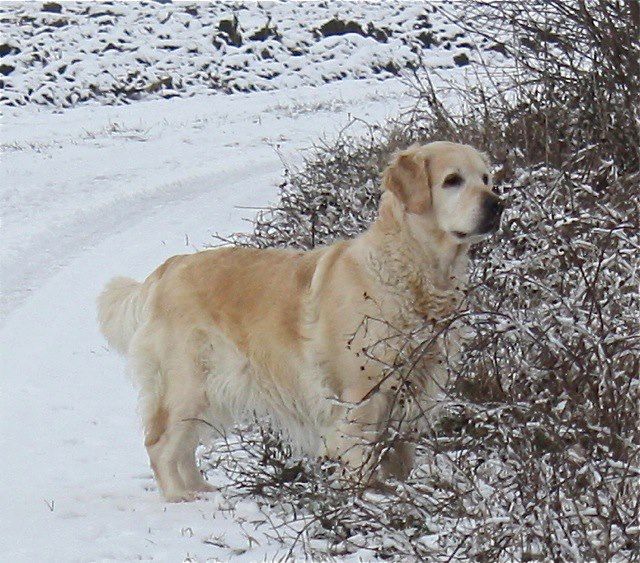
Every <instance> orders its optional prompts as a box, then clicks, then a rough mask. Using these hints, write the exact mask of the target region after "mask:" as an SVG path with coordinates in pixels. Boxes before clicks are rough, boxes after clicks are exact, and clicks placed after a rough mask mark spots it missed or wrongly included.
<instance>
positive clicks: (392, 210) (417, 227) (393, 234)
mask: <svg viewBox="0 0 640 563" xmlns="http://www.w3.org/2000/svg"><path fill="white" fill-rule="evenodd" d="M369 233H370V238H371V239H373V241H374V246H380V245H379V244H376V243H377V242H378V241H384V243H383V244H384V246H385V247H387V248H385V252H388V251H389V250H391V251H392V252H393V251H394V250H395V251H396V252H402V253H403V254H405V255H407V256H410V257H411V258H412V262H413V263H414V264H415V265H416V266H418V267H419V268H420V269H422V270H424V272H425V275H426V276H428V277H429V279H430V281H431V282H432V283H434V284H435V285H436V286H437V287H439V288H441V289H451V288H455V286H456V285H459V282H460V281H462V280H459V279H458V278H460V276H462V277H466V273H467V265H468V251H469V245H468V244H466V243H462V244H461V243H459V242H457V241H455V240H454V239H453V238H452V237H451V236H450V235H448V234H447V233H445V232H443V231H442V230H440V229H439V228H438V227H437V226H436V225H435V224H434V221H433V220H431V219H430V218H429V217H423V216H418V215H413V214H411V213H407V212H406V211H405V210H404V208H403V207H402V204H401V203H400V202H399V201H398V200H397V199H396V198H395V197H393V196H390V194H384V195H383V197H382V199H381V202H380V209H379V214H378V218H377V219H376V221H374V223H373V225H372V226H371V228H370V229H369ZM389 247H391V248H389Z"/></svg>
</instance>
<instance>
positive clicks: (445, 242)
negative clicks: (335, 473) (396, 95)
mask: <svg viewBox="0 0 640 563" xmlns="http://www.w3.org/2000/svg"><path fill="white" fill-rule="evenodd" d="M383 187H384V190H385V191H384V193H383V195H382V199H381V202H380V209H379V217H378V219H377V220H376V221H375V222H374V223H373V224H372V225H371V227H370V228H369V229H368V230H367V231H366V232H365V233H363V234H362V235H361V236H359V237H357V238H355V239H353V240H345V241H340V242H337V243H335V244H332V245H330V246H326V247H323V248H318V249H315V250H311V251H308V252H300V251H296V250H278V249H267V250H258V249H250V248H221V249H215V250H208V251H204V252H198V253H196V254H189V255H184V256H174V257H172V258H170V259H169V260H167V261H166V262H165V263H164V264H163V265H162V266H160V267H159V268H158V269H157V270H156V271H155V272H153V273H152V274H151V275H150V276H149V277H148V278H147V279H146V280H145V281H144V282H143V283H138V282H136V281H134V280H131V279H128V278H116V279H114V280H112V281H111V282H110V283H109V284H108V285H107V287H106V289H105V290H104V292H103V293H102V295H101V296H100V298H99V319H100V325H101V328H102V332H103V333H104V335H105V336H106V338H107V340H108V341H109V343H110V344H111V345H112V346H113V347H115V348H116V349H118V350H119V351H120V352H122V353H123V354H126V355H127V356H128V358H129V360H130V362H131V367H132V369H133V372H134V375H135V379H136V381H137V383H138V384H139V386H140V390H141V391H140V393H141V401H142V416H143V423H144V428H145V445H146V448H147V451H148V454H149V458H150V460H151V466H152V468H153V470H154V473H155V476H156V479H157V481H158V483H159V486H160V488H161V490H162V493H163V494H164V496H165V498H166V499H167V500H170V501H180V500H189V499H192V498H194V496H195V495H196V493H197V492H198V491H207V490H211V488H210V486H209V485H208V483H207V482H206V481H205V480H204V479H203V477H202V475H201V473H200V472H199V470H198V468H197V466H196V463H195V456H194V452H195V449H196V446H197V445H198V441H199V434H198V432H199V430H200V429H201V428H203V427H206V425H203V424H201V423H200V424H199V423H198V419H199V420H205V421H208V422H209V424H210V425H212V426H214V427H216V428H218V429H220V431H221V432H222V431H223V429H224V428H226V427H229V425H231V424H233V423H234V422H236V421H238V420H240V419H242V417H244V416H247V415H249V416H251V415H252V414H253V413H258V415H259V416H268V417H270V418H271V419H272V420H273V421H275V422H276V423H277V424H279V426H280V427H281V428H282V429H284V430H286V431H287V432H288V433H289V434H290V435H291V436H292V437H293V438H294V439H295V440H297V441H298V442H299V443H302V444H303V445H305V447H307V448H312V449H313V451H315V452H318V453H322V454H325V455H328V456H332V457H336V458H340V459H341V460H342V461H343V462H344V463H345V467H352V468H355V467H359V466H362V464H363V463H364V462H365V460H366V459H367V453H366V449H365V442H368V441H370V440H368V439H367V440H365V438H370V437H371V434H372V432H373V434H376V433H378V435H381V434H382V433H383V432H384V431H385V420H386V418H385V417H386V416H387V415H388V413H389V409H390V403H391V401H392V396H393V390H394V389H395V388H396V386H397V384H398V381H397V378H396V379H394V378H390V377H388V376H385V374H386V373H387V371H388V370H387V369H386V367H388V366H389V365H393V363H394V361H396V359H397V354H398V349H397V348H396V347H395V346H393V345H391V344H389V342H391V341H393V339H394V338H395V337H396V336H397V334H399V333H402V332H411V331H412V330H414V329H416V328H417V327H419V326H421V325H424V324H425V322H426V321H431V322H433V321H437V320H438V319H441V318H443V317H444V316H446V315H448V314H450V313H451V312H453V311H454V310H455V308H456V307H457V306H458V303H459V301H460V298H461V293H460V291H461V288H462V287H463V286H464V283H465V276H466V269H467V250H468V248H469V245H470V244H471V243H473V242H476V241H479V240H481V239H483V238H484V237H486V236H487V235H488V234H489V233H491V232H492V231H494V230H495V229H496V228H497V227H498V225H499V222H500V214H501V212H502V208H503V207H502V204H501V202H500V200H499V198H498V197H497V196H495V195H494V194H493V193H492V191H491V181H490V172H489V170H488V166H487V161H486V159H485V158H484V156H483V155H482V154H481V153H479V152H478V151H476V150H475V149H473V148H472V147H470V146H467V145H460V144H454V143H448V142H436V143H430V144H428V145H424V146H412V147H410V148H408V149H407V150H404V151H401V152H399V153H397V154H396V155H394V157H393V159H392V162H391V164H390V165H389V167H388V168H387V169H386V171H385V172H384V176H383ZM374 321H375V322H374ZM426 324H429V323H428V322H427V323H426ZM393 335H396V336H393ZM381 342H384V343H385V345H384V346H382V345H381V344H380V343H381ZM436 355H437V354H435V355H434V353H431V354H425V355H424V357H423V358H422V359H421V365H420V370H419V372H417V373H419V374H418V375H415V376H413V381H412V383H413V384H414V385H415V388H416V389H419V390H420V391H421V393H422V395H423V396H424V397H425V398H426V399H432V398H433V397H434V396H435V395H436V394H437V393H438V390H439V389H438V387H439V385H440V384H441V383H442V381H441V377H442V376H441V374H440V373H439V369H438V366H437V362H436V359H435V358H436ZM412 463H413V452H412V450H411V448H410V447H409V446H408V445H407V444H402V443H398V444H397V445H396V447H395V450H394V451H392V452H390V453H388V454H387V463H386V465H385V467H386V473H387V474H388V473H391V474H394V475H396V476H399V477H404V476H406V475H407V474H408V472H409V471H410V469H411V465H412Z"/></svg>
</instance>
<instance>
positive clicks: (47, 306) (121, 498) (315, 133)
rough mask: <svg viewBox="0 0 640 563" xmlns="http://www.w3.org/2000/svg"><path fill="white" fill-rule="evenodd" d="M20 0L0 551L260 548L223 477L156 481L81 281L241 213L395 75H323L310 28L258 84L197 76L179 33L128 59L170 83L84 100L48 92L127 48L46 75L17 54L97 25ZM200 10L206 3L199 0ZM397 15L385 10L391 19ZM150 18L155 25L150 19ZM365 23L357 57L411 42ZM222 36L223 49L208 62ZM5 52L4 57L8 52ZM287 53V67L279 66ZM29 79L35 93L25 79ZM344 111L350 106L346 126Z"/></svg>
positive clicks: (7, 196)
mask: <svg viewBox="0 0 640 563" xmlns="http://www.w3.org/2000/svg"><path fill="white" fill-rule="evenodd" d="M34 6H35V7H34ZM108 6H109V10H111V11H115V12H118V13H119V14H120V15H119V16H118V17H119V18H120V19H118V18H116V19H118V21H119V22H120V23H119V24H117V25H121V27H122V29H126V28H127V26H126V25H125V24H123V23H122V22H125V23H126V22H130V21H132V20H135V21H139V20H141V19H143V20H144V19H145V18H147V19H149V18H155V19H154V21H156V22H157V21H162V20H163V19H164V17H165V16H166V14H165V16H163V17H162V18H160V19H159V20H158V18H159V16H158V14H159V12H160V11H161V10H162V11H164V12H167V11H170V12H176V11H180V12H181V13H182V16H184V8H185V5H182V4H181V5H178V7H174V6H162V7H161V6H159V5H157V6H156V5H132V6H125V5H122V4H121V5H118V6H117V7H116V5H114V4H109V5H108ZM199 6H200V8H201V9H202V6H203V5H199ZM39 7H40V4H36V3H34V4H33V5H30V6H28V7H25V5H20V4H16V3H14V4H4V5H3V6H2V7H1V10H2V17H3V22H5V23H6V22H10V21H20V22H21V23H20V26H19V27H18V28H12V30H11V33H10V35H12V37H11V38H9V39H8V43H9V44H11V49H9V51H7V52H6V53H5V56H4V58H3V65H5V67H4V71H3V74H5V78H4V82H3V86H4V90H3V92H4V93H3V96H4V106H3V110H2V129H1V131H0V147H1V151H2V153H1V155H2V160H1V170H0V174H1V177H2V178H3V180H2V186H1V188H0V189H1V194H2V255H1V259H2V262H1V283H2V285H1V295H0V297H1V301H0V342H1V344H0V345H1V355H2V358H1V359H2V361H1V363H2V377H1V379H0V385H1V390H0V417H1V419H2V423H1V427H0V442H1V451H2V452H3V454H2V455H3V459H2V477H1V478H0V499H2V500H1V501H0V503H1V510H2V514H3V518H2V520H3V524H2V530H1V531H0V554H2V556H1V557H0V558H1V559H2V560H4V561H102V560H117V561H124V560H138V559H143V560H149V559H153V560H159V561H178V560H188V559H189V558H191V559H193V560H205V559H212V560H227V559H229V558H231V557H235V558H236V560H239V561H242V560H244V561H256V560H264V559H271V558H274V557H276V556H278V554H281V549H282V547H281V546H279V545H278V544H277V543H275V542H273V541H271V540H270V539H269V538H268V537H266V536H265V534H264V532H265V531H267V532H268V528H267V526H266V525H265V522H264V517H263V516H262V515H261V514H260V513H259V512H258V511H257V509H256V506H255V505H254V504H252V503H241V504H238V505H235V506H233V505H229V503H228V502H227V500H226V499H225V498H224V495H222V494H216V495H211V496H210V498H208V499H206V500H202V501H198V502H195V503H192V504H167V503H165V502H163V501H162V500H161V499H160V497H159V495H158V494H157V491H156V490H155V484H154V482H153V479H152V475H151V472H150V469H149V466H148V460H147V458H146V454H145V451H144V448H143V445H142V434H141V430H140V428H139V422H138V419H137V416H136V393H135V390H134V389H133V387H132V386H131V385H130V383H129V381H127V379H126V377H125V375H124V371H125V366H124V362H123V360H121V359H120V358H119V357H117V356H116V355H115V354H114V353H113V352H111V351H110V350H108V349H107V347H106V345H105V343H104V341H103V339H102V337H101V336H100V335H99V333H98V329H97V326H96V321H95V305H94V302H95V298H96V295H97V294H98V292H99V291H100V289H101V288H102V287H103V285H104V284H105V282H106V281H107V280H109V279H110V278H111V277H113V276H114V275H117V274H125V275H130V276H132V277H137V278H138V279H141V278H143V277H144V276H146V275H147V274H148V273H149V272H150V271H151V270H153V269H154V268H155V267H156V266H157V265H158V264H160V263H161V262H162V261H163V260H164V259H166V258H167V257H169V256H171V255H173V254H176V253H184V252H190V251H194V250H197V249H201V248H203V247H204V246H205V245H208V244H213V243H214V242H215V241H214V238H213V236H212V235H213V234H214V233H220V234H222V235H228V234H231V233H233V232H236V231H240V230H248V229H249V226H248V225H247V224H246V223H245V222H243V218H250V217H252V215H253V214H254V212H255V211H254V210H252V209H250V208H251V207H256V206H263V205H266V204H268V203H269V202H270V201H273V199H274V198H275V196H276V193H277V185H278V183H279V181H280V179H281V175H282V171H283V168H284V165H283V162H288V163H294V164H295V163H296V162H299V161H300V159H301V155H302V154H303V151H304V149H305V148H307V147H309V146H310V145H311V144H312V143H313V142H314V141H316V140H318V139H319V137H321V136H322V135H327V136H329V137H332V136H335V135H336V134H337V132H339V131H340V130H341V129H343V128H344V127H345V126H347V125H348V124H349V123H352V120H353V118H358V119H361V120H364V121H366V122H370V123H373V122H377V121H380V120H383V119H385V118H386V117H390V116H395V115H397V114H398V113H399V112H400V111H401V108H403V107H406V106H408V105H409V104H410V99H409V98H408V96H407V95H406V87H405V86H404V85H403V84H402V83H401V81H399V80H398V79H397V78H394V77H393V76H392V73H387V74H386V75H385V76H377V77H373V76H372V73H373V71H371V72H368V71H367V72H363V73H360V74H358V73H357V72H355V71H352V70H349V71H348V72H346V73H345V75H346V76H348V77H347V78H345V79H343V80H340V81H337V80H333V79H334V78H336V77H339V76H341V75H340V72H337V73H336V74H335V75H332V77H331V78H330V79H327V80H325V79H322V75H323V73H324V72H325V69H326V68H327V64H329V63H327V60H325V59H326V57H325V55H326V53H327V49H328V47H327V45H326V44H324V43H322V42H317V43H316V44H314V45H309V49H308V50H309V52H312V53H315V54H316V55H317V56H316V58H315V59H314V58H313V57H311V55H309V57H310V58H304V56H303V57H302V59H301V58H300V56H297V57H293V55H290V58H291V59H292V60H293V59H294V58H296V59H297V60H302V61H303V62H304V63H305V64H302V65H300V66H299V67H298V68H296V67H295V66H291V65H289V70H287V71H286V72H284V71H283V72H282V73H281V74H280V75H279V76H281V78H280V79H279V81H278V80H276V81H274V82H273V83H270V82H266V83H265V82H260V81H258V82H259V84H258V85H257V86H256V88H247V90H250V89H255V90H262V91H254V92H233V93H228V92H229V91H232V90H234V89H235V90H238V89H239V88H231V89H227V90H225V91H217V92H215V91H213V90H215V88H214V89H210V88H208V87H207V86H204V85H203V84H204V82H203V81H202V80H200V78H198V77H197V76H195V75H194V74H193V72H192V68H191V66H189V65H190V64H191V63H189V64H186V63H184V61H185V60H186V56H187V55H186V53H183V52H182V51H181V50H180V49H187V48H188V47H189V44H190V42H192V41H195V39H194V36H193V33H188V34H185V35H184V37H185V41H184V45H179V46H178V50H177V51H176V50H175V49H173V50H169V52H171V53H173V55H172V59H171V60H167V58H166V57H164V58H158V60H157V61H155V62H153V64H149V65H146V64H143V65H142V66H144V67H145V68H147V69H151V70H149V73H151V74H152V73H156V74H158V72H159V71H158V70H157V69H158V68H161V69H164V70H166V68H167V65H170V64H172V63H171V61H175V65H176V66H174V67H172V68H171V71H172V72H173V73H174V74H175V75H176V76H182V77H183V79H181V80H182V81H181V84H183V85H186V86H184V87H183V88H182V89H181V90H180V91H178V92H173V91H169V90H171V89H167V88H165V90H164V91H162V89H158V90H153V89H152V90H153V91H151V90H148V91H145V92H146V94H145V95H144V96H142V99H141V100H136V101H135V102H134V103H127V104H124V105H123V104H122V103H121V102H123V101H126V102H131V99H127V100H124V99H122V98H121V97H119V96H118V95H117V94H115V93H113V92H114V90H113V88H112V87H113V84H111V83H110V84H107V85H106V86H105V88H107V89H110V92H111V94H109V93H104V92H103V94H104V95H101V96H97V95H95V96H88V97H89V98H95V99H93V100H91V101H89V102H88V103H86V104H80V105H77V107H71V108H66V106H68V105H72V102H74V101H77V100H78V99H79V98H82V96H79V97H77V98H76V97H74V96H73V95H72V94H73V93H74V92H82V91H84V90H83V89H86V91H90V89H89V86H88V84H89V83H90V82H91V81H92V80H93V79H94V78H95V77H96V76H99V75H101V73H102V71H103V70H104V69H105V68H107V70H109V71H113V73H116V71H117V70H118V69H121V68H123V67H126V66H127V65H128V64H129V61H128V60H125V59H122V58H120V59H118V58H115V59H114V58H112V59H105V58H100V57H98V58H96V57H94V56H93V55H94V53H92V51H91V49H88V48H87V49H85V50H84V51H82V50H81V49H80V50H77V53H76V55H77V58H79V59H80V60H79V61H77V62H76V63H73V64H74V65H76V66H75V67H74V69H75V70H73V72H74V74H73V75H70V79H69V80H65V81H63V82H64V84H62V83H61V81H60V80H58V78H57V77H50V76H48V74H47V73H48V70H47V68H48V67H47V66H46V65H33V64H31V62H33V57H32V56H31V57H28V56H27V55H26V53H31V55H32V54H33V53H34V52H39V53H41V54H42V53H45V52H47V49H48V48H49V47H51V48H52V49H53V47H54V46H55V47H56V49H58V52H61V50H62V51H64V49H75V48H76V46H78V45H81V46H96V45H98V46H99V43H100V41H101V39H100V37H101V36H100V35H99V34H98V35H97V37H98V38H94V39H87V38H86V37H85V36H84V35H83V34H82V32H83V29H88V28H89V27H91V26H95V25H97V24H96V23H95V22H96V21H97V20H96V19H95V18H93V19H90V18H88V17H85V16H84V15H83V14H82V13H81V10H80V8H78V5H69V4H63V7H62V15H60V14H57V15H56V13H55V12H54V13H53V14H52V13H50V12H48V11H47V12H41V11H40V10H39ZM99 8H100V5H97V4H93V5H89V4H86V5H84V8H83V9H84V10H85V11H88V12H92V11H93V12H95V11H96V10H98V9H99ZM276 8H277V9H280V10H282V9H283V5H281V4H278V5H275V8H274V10H276ZM383 8H384V6H383ZM383 8H381V7H380V6H378V7H377V8H376V9H377V10H381V9H383ZM261 9H262V8H261ZM360 9H361V12H363V13H364V12H365V11H366V9H365V8H364V7H361V8H360ZM387 9H388V8H387ZM206 11H207V14H208V15H207V17H206V18H204V21H205V22H208V21H209V19H211V18H212V17H213V16H211V14H209V12H213V11H215V10H214V9H213V8H211V7H210V9H209V10H206ZM325 11H326V10H325ZM418 11H422V8H420V10H418V9H417V8H416V6H415V5H414V6H413V8H411V6H409V7H406V8H400V9H399V11H398V13H401V12H402V13H404V12H406V14H408V16H407V17H409V16H410V17H411V18H414V19H415V18H416V17H418V15H419V14H418ZM304 12H305V10H301V9H298V10H297V11H296V10H290V11H289V14H288V16H287V17H288V18H289V19H288V20H286V21H288V22H289V23H291V22H292V21H293V22H294V23H296V25H298V27H304V26H301V25H300V21H301V20H300V18H302V17H303V16H304ZM25 13H27V15H26V16H25ZM29 14H31V16H29ZM94 15H95V14H94ZM263 15H264V14H257V15H256V14H254V15H253V16H252V17H248V16H247V13H246V12H241V13H240V21H241V24H242V25H244V26H245V28H247V29H248V28H249V27H251V26H250V25H249V23H245V22H246V21H250V22H253V23H252V25H253V24H255V25H254V27H255V26H257V25H258V23H256V22H258V20H260V18H263ZM325 15H326V14H325ZM361 15H362V14H361ZM277 16H278V14H274V16H273V18H274V19H273V21H276V19H275V18H276V17H277ZM373 16H376V14H373ZM59 17H68V18H72V19H73V18H75V19H73V22H76V23H77V25H76V26H75V28H74V29H76V30H79V31H78V33H77V34H75V35H73V34H71V35H69V34H67V35H64V37H65V39H64V41H62V40H61V43H60V44H59V45H57V46H56V45H55V44H56V35H55V34H56V30H58V29H60V27H61V25H60V26H58V27H56V26H55V25H53V27H51V26H50V27H48V28H47V29H45V30H44V31H42V29H40V30H39V29H37V28H38V26H39V25H40V24H39V23H38V21H39V20H38V18H40V19H42V18H49V19H51V18H59ZM102 17H104V16H102ZM184 17H186V16H184ZM280 17H283V18H284V16H282V15H281V16H280ZM306 17H307V18H309V20H310V21H314V25H315V22H318V21H319V18H320V16H319V15H318V13H314V14H311V15H309V14H307V16H306ZM377 17H380V14H379V13H378V14H377ZM398 17H399V16H398ZM398 17H396V20H393V25H396V27H397V26H400V27H401V26H402V22H400V23H398V21H399V20H398ZM25 18H26V19H25ZM29 18H31V19H29ZM189 18H190V19H191V20H192V21H195V22H196V23H192V24H191V25H190V26H187V27H188V28H189V29H193V28H197V29H198V30H201V27H199V28H198V27H197V25H198V24H197V18H195V16H192V15H190V16H189ZM207 18H209V19H207ZM252 18H253V19H252ZM296 18H298V19H297V20H296ZM177 19H178V17H177V16H174V21H175V20H177ZM263 19H266V18H263ZM285 19H286V18H285ZM370 19H371V18H370ZM47 21H48V20H47ZM34 22H36V23H34ZM49 23H50V22H49ZM65 25H66V24H65ZM114 25H115V26H116V27H117V25H116V24H114ZM158 25H164V24H158ZM167 25H168V24H167ZM192 26H193V27H192ZM412 26H413V20H412V23H411V24H410V25H409V24H407V26H406V27H407V29H410V30H412V33H414V31H415V30H414V29H413V27H412ZM365 27H366V26H365ZM109 29H112V28H109ZM98 31H99V30H98ZM128 33H129V32H128ZM194 33H195V31H194ZM198 33H200V31H198ZM301 33H302V32H301ZM149 34H150V35H149V37H150V38H151V39H153V40H154V41H155V40H157V41H160V39H161V38H160V35H159V34H158V30H157V29H156V28H153V27H152V28H151V31H149ZM415 34H417V32H415V33H414V35H415ZM36 35H37V36H38V39H37V40H36V39H35V36H36ZM133 37H134V39H136V38H137V39H139V37H136V36H135V33H134V35H133ZM176 37H177V36H173V37H172V40H173V41H174V42H175V41H177V38H176ZM294 37H295V36H294ZM345 37H346V39H344V40H343V41H342V42H340V41H338V40H337V39H336V38H335V37H334V38H332V39H331V41H333V43H334V45H337V46H338V47H339V45H343V46H344V45H347V44H351V43H353V44H354V45H356V46H357V44H358V42H362V41H369V39H367V38H364V37H362V36H361V35H359V34H357V33H355V34H353V33H352V34H349V35H347V36H345ZM112 39H113V40H115V38H113V37H111V38H110V40H112ZM43 41H44V43H46V45H45V44H44V43H43ZM167 41H168V40H167ZM323 41H326V39H323ZM371 41H373V43H375V46H376V49H377V50H375V49H370V50H369V51H366V52H365V53H368V54H367V56H368V57H369V58H367V60H365V61H360V63H358V65H360V66H359V67H358V68H365V67H366V68H369V69H371V68H373V67H374V66H375V64H378V62H379V61H378V58H379V56H380V52H381V50H382V51H384V52H385V53H386V54H387V55H389V54H390V53H391V55H392V56H393V57H398V61H399V66H402V64H404V62H406V61H405V59H403V58H402V57H403V56H404V54H406V55H407V57H409V56H410V54H411V52H410V49H409V48H408V47H406V53H404V51H402V48H403V47H402V46H401V45H400V44H398V45H394V44H393V43H384V42H377V41H376V40H371ZM398 41H399V40H398ZM12 42H13V43H12ZM303 43H304V42H303ZM305 44H306V43H305ZM47 45H48V46H49V47H47ZM396 47H397V48H398V49H400V50H397V49H396ZM54 50H55V49H54ZM5 51H6V49H5ZM147 51H148V53H149V54H150V55H149V56H151V55H153V54H154V53H156V54H157V53H159V52H160V51H159V50H158V46H157V45H155V44H154V43H153V42H151V43H150V44H149V45H148V46H147ZM227 52H228V50H227V51H225V49H222V51H221V54H220V55H219V59H220V60H219V61H218V62H219V63H220V64H223V62H224V61H225V53H227ZM352 52H353V49H350V48H349V49H348V48H345V49H341V48H337V47H336V50H334V53H333V55H332V59H331V60H333V63H331V64H329V67H331V69H333V70H336V69H338V71H339V68H340V66H341V65H347V66H349V65H352V64H355V63H354V59H353V57H350V56H349V55H351V54H352ZM443 53H445V54H447V53H448V55H447V56H446V57H445V58H443ZM245 55H246V53H245ZM454 55H455V52H451V51H450V48H444V47H443V48H441V49H440V48H439V49H437V50H436V51H434V59H433V61H434V66H440V67H442V66H444V67H447V68H451V69H453V70H452V72H454V73H455V72H459V69H458V68H457V67H456V65H455V63H453V59H452V57H453V56H454ZM123 56H124V55H123ZM199 56H200V57H207V56H208V55H207V54H206V53H205V54H200V55H199ZM246 56H247V57H249V55H246ZM305 56H306V55H305ZM364 56H365V55H364V54H362V52H361V57H364ZM423 56H428V52H426V54H425V53H423ZM321 59H322V60H321ZM60 60H62V59H60ZM60 60H58V62H60ZM247 60H249V63H250V66H249V67H248V68H249V70H247V66H246V65H244V63H243V65H242V67H243V69H242V70H239V71H238V73H236V74H235V75H234V74H233V73H227V74H228V75H229V76H230V77H232V78H233V79H234V80H235V79H237V84H240V82H241V80H246V76H248V75H251V73H252V72H253V71H255V69H256V68H257V67H258V66H259V65H258V62H259V59H257V58H255V57H254V58H253V59H251V58H250V57H249V58H248V59H247ZM29 61H31V62H29ZM110 61H111V62H110ZM220 61H223V62H220ZM227 62H228V61H227ZM183 63H184V64H183ZM56 64H58V63H56ZM109 64H111V67H109ZM140 64H142V63H140ZM224 64H226V62H224ZM7 65H8V66H12V67H14V69H15V68H17V69H18V70H14V71H8V70H7ZM30 65H31V66H30ZM162 65H164V66H162ZM227 66H229V65H227ZM301 69H302V70H301ZM49 70H50V68H49ZM71 70H72V69H71V68H70V69H69V71H68V72H71ZM298 70H301V72H300V74H299V76H300V77H301V78H300V80H293V79H292V77H295V76H298ZM94 71H95V72H94ZM14 72H15V74H14ZM107 74H109V73H108V72H107ZM154 76H155V75H154ZM194 77H195V78H194ZM287 77H288V78H287ZM190 80H191V81H192V82H189V81H190ZM260 80H261V81H262V80H263V79H262V78H261V79H260ZM265 80H266V79H265ZM292 80H293V82H292ZM35 84H38V85H40V86H41V87H42V88H43V89H44V90H42V92H41V94H42V95H44V94H43V92H44V93H46V92H49V93H51V95H52V97H51V99H50V100H48V99H47V98H46V96H45V97H42V95H40V96H36V95H33V96H31V95H29V94H27V92H28V89H29V88H32V87H33V85H35ZM189 84H191V85H192V86H193V87H191V86H189ZM265 84H267V86H268V87H265V86H264V85H265ZM308 84H312V85H308ZM32 94H33V92H32ZM163 94H164V95H163ZM69 96H71V97H69ZM137 97H140V96H137ZM165 98H166V99H165ZM100 102H101V103H100ZM63 107H64V108H66V109H64V110H62V108H63ZM362 127H364V125H362V123H355V124H352V126H351V129H350V131H353V132H354V133H356V132H357V131H358V130H359V128H362ZM213 478H214V480H215V476H213ZM353 558H354V560H357V559H358V554H355V555H353Z"/></svg>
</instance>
